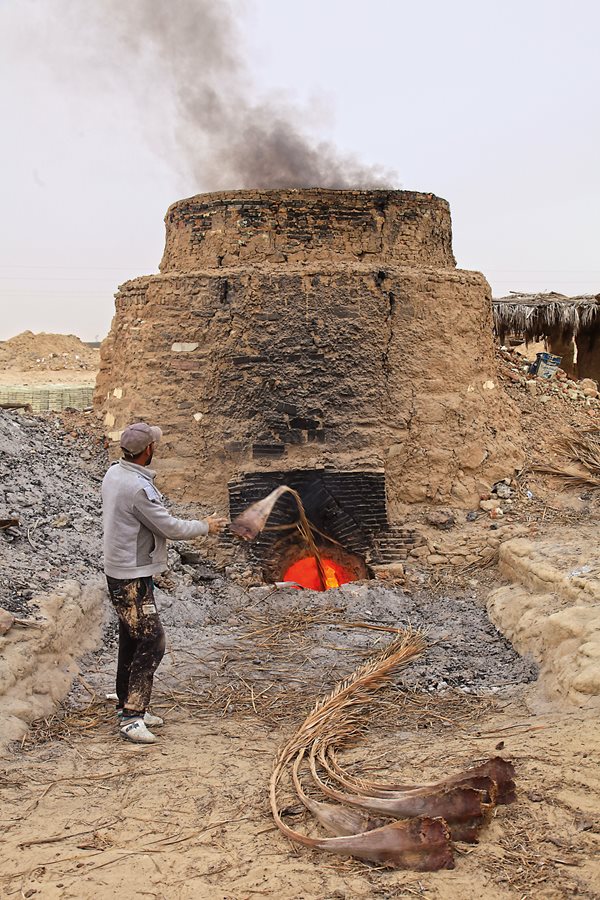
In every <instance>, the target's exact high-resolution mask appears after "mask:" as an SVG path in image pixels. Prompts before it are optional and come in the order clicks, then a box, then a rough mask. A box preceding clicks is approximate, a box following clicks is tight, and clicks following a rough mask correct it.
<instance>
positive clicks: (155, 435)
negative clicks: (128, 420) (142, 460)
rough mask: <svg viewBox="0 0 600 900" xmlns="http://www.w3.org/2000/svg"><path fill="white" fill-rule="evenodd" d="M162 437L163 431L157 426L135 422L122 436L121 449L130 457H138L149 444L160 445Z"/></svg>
mask: <svg viewBox="0 0 600 900" xmlns="http://www.w3.org/2000/svg"><path fill="white" fill-rule="evenodd" d="M161 437H162V431H161V430H160V428H159V427H158V426H157V425H148V424H147V423H146V422H134V423H133V425H128V426H127V428H125V430H124V431H123V434H122V435H121V449H122V450H125V452H126V453H129V455H130V456H137V455H138V453H141V452H142V450H145V449H146V447H147V446H148V445H149V444H158V442H159V441H160V439H161Z"/></svg>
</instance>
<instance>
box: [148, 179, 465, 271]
mask: <svg viewBox="0 0 600 900" xmlns="http://www.w3.org/2000/svg"><path fill="white" fill-rule="evenodd" d="M165 222H166V229H167V234H166V244H165V252H164V255H163V259H162V263H161V266H160V268H161V271H162V272H190V271H198V270H202V269H214V268H220V267H232V266H233V267H240V266H243V267H245V266H251V267H255V266H269V265H276V266H279V265H292V266H293V265H306V264H310V263H316V262H318V263H319V265H320V266H321V267H322V266H323V264H324V263H325V264H326V263H328V262H330V263H332V264H344V263H351V264H355V263H356V262H357V261H358V262H360V261H362V262H368V263H373V264H375V265H379V264H385V263H388V264H395V265H399V266H431V267H435V268H454V266H455V261H454V256H453V255H452V228H451V221H450V207H449V205H448V203H447V201H446V200H441V199H440V198H439V197H436V196H435V195H434V194H421V193H415V192H413V191H389V190H385V191H348V190H329V189H328V190H322V189H320V188H311V189H302V190H273V191H224V192H220V193H213V194H198V195H197V196H195V197H190V198H188V199H187V200H180V201H178V202H177V203H174V204H173V205H172V206H171V207H170V208H169V210H168V212H167V215H166V219H165Z"/></svg>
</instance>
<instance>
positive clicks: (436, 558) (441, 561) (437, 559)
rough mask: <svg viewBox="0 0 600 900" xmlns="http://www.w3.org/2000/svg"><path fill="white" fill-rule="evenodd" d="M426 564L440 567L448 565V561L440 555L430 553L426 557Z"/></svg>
mask: <svg viewBox="0 0 600 900" xmlns="http://www.w3.org/2000/svg"><path fill="white" fill-rule="evenodd" d="M427 562H428V563H429V565H430V566H442V565H446V564H447V563H448V560H447V559H446V557H445V556H442V555H441V553H430V554H429V556H428V557H427Z"/></svg>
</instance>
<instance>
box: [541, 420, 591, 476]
mask: <svg viewBox="0 0 600 900" xmlns="http://www.w3.org/2000/svg"><path fill="white" fill-rule="evenodd" d="M557 449H558V450H559V451H562V452H563V453H564V455H565V457H566V458H567V459H568V462H567V463H565V464H564V465H552V464H544V465H537V466H534V468H535V470H536V471H537V472H542V473H543V474H545V475H555V476H557V477H559V478H562V479H563V480H564V481H565V483H566V484H570V485H572V486H573V487H586V488H593V489H595V490H600V430H599V429H597V428H589V429H585V430H583V431H572V432H571V434H570V435H568V436H567V437H564V438H562V439H561V440H560V441H559V442H558V443H557Z"/></svg>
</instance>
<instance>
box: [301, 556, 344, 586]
mask: <svg viewBox="0 0 600 900" xmlns="http://www.w3.org/2000/svg"><path fill="white" fill-rule="evenodd" d="M321 565H322V567H323V572H324V573H325V590H331V588H336V587H340V585H342V584H347V583H348V582H349V581H356V575H355V574H354V573H353V572H351V571H350V570H349V569H346V568H345V567H344V566H342V565H340V564H339V563H337V562H334V561H333V560H332V559H327V558H326V557H322V558H321ZM283 581H295V582H296V584H299V585H300V586H301V587H304V588H308V589H309V590H311V591H322V590H323V585H322V582H321V578H320V576H319V570H318V568H317V561H316V559H315V557H314V556H305V557H304V558H303V559H298V560H296V562H295V563H293V564H292V565H291V566H290V567H289V568H288V569H287V570H286V572H285V574H284V575H283Z"/></svg>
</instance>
